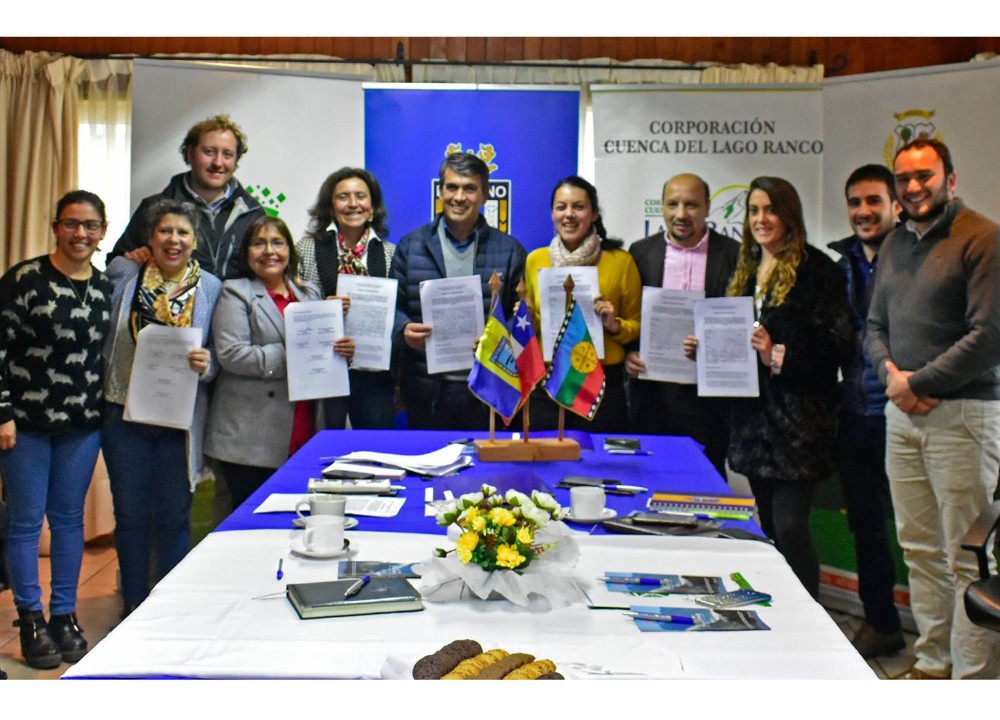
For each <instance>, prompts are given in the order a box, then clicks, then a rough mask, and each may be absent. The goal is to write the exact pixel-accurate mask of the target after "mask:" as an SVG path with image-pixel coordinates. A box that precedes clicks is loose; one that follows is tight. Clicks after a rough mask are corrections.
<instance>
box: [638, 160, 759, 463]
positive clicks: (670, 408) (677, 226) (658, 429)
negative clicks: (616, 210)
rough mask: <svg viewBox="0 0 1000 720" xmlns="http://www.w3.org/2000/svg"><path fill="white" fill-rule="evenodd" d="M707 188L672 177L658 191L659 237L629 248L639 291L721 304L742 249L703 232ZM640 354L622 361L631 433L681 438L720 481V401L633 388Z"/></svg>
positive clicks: (682, 391)
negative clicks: (693, 293) (691, 442)
mask: <svg viewBox="0 0 1000 720" xmlns="http://www.w3.org/2000/svg"><path fill="white" fill-rule="evenodd" d="M709 206H710V194H709V188H708V183H706V182H705V181H704V180H703V179H702V178H700V177H698V176H697V175H693V174H689V173H685V174H682V175H675V176H674V177H672V178H670V179H669V180H668V181H667V182H666V184H665V185H664V186H663V220H664V222H665V224H666V230H665V231H664V232H660V233H656V234H655V235H650V236H649V237H647V238H644V239H642V240H639V241H637V242H634V243H632V245H631V246H630V247H629V252H630V253H632V257H633V258H634V259H635V264H636V265H637V266H638V267H639V276H640V277H641V278H642V284H643V285H648V286H651V287H662V288H668V289H671V290H704V292H705V297H721V296H723V295H725V294H726V285H728V284H729V278H730V276H731V275H732V274H733V270H734V269H735V268H736V262H737V260H738V259H739V250H740V245H739V243H738V242H736V241H735V240H733V239H732V238H728V237H726V236H725V235H722V234H720V233H717V232H716V231H715V230H712V229H711V228H709V227H708V224H707V219H708V211H709ZM645 370H646V365H645V363H643V361H642V355H641V348H639V346H638V343H634V344H633V345H632V346H630V347H629V348H628V352H627V354H626V355H625V371H626V372H627V373H628V374H629V375H630V376H631V379H630V381H629V400H630V403H629V404H630V406H631V408H630V413H631V415H632V417H633V421H634V422H635V424H636V430H637V431H638V432H640V433H644V434H652V435H687V436H689V437H692V438H694V439H695V440H696V441H697V442H699V443H701V444H702V445H703V446H704V447H705V454H706V455H707V456H708V459H709V460H710V461H711V463H712V464H713V465H714V466H715V469H716V470H718V471H719V474H720V475H722V477H723V478H724V477H726V444H727V442H728V440H729V432H728V430H727V428H726V422H725V418H724V416H723V412H722V407H721V401H720V400H719V399H718V398H700V397H698V389H697V386H695V385H681V384H678V383H668V382H654V381H652V380H639V379H637V378H636V376H637V375H638V374H639V373H642V372H645Z"/></svg>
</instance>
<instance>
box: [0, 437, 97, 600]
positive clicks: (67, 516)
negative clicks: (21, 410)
mask: <svg viewBox="0 0 1000 720" xmlns="http://www.w3.org/2000/svg"><path fill="white" fill-rule="evenodd" d="M100 443H101V435H100V433H99V432H97V431H96V430H91V431H86V432H64V433H56V434H53V435H46V434H42V433H34V432H30V431H25V430H18V432H17V444H16V445H14V448H13V449H11V450H3V451H0V472H2V473H3V479H4V487H5V488H6V493H7V502H8V505H9V509H10V527H9V529H8V535H7V553H8V559H9V562H10V581H11V588H12V589H13V591H14V604H15V605H17V607H18V609H19V610H42V609H43V606H42V588H41V586H40V585H39V584H38V538H39V536H40V535H41V533H42V520H43V519H44V518H45V517H48V519H49V529H50V531H51V534H52V541H51V554H50V557H49V562H50V563H51V567H52V597H51V598H50V600H49V610H50V613H51V614H52V615H65V614H67V613H71V612H76V586H77V584H78V583H79V581H80V563H81V562H82V561H83V502H84V500H85V499H86V497H87V488H89V487H90V478H91V477H92V476H93V474H94V464H95V463H96V462H97V452H98V450H100Z"/></svg>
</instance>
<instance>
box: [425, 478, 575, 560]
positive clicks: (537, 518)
mask: <svg viewBox="0 0 1000 720" xmlns="http://www.w3.org/2000/svg"><path fill="white" fill-rule="evenodd" d="M564 515H565V511H564V510H563V508H562V507H561V506H560V505H559V503H558V502H556V499H555V498H554V497H552V496H551V495H549V494H548V493H543V492H539V491H537V490H533V491H532V492H531V496H530V497H529V496H527V495H525V494H524V493H522V492H518V491H517V490H508V491H507V493H506V495H501V494H500V493H498V492H497V489H496V488H495V487H493V486H492V485H485V484H484V485H483V486H482V488H481V490H480V491H479V492H475V493H468V494H465V495H462V496H461V497H460V498H458V499H457V500H453V501H452V502H449V503H448V504H446V505H445V506H444V507H443V508H441V510H440V511H439V512H438V513H437V523H438V525H443V526H448V525H451V524H455V525H456V526H457V527H458V529H459V530H460V531H461V533H462V534H461V535H460V536H459V538H458V542H457V543H456V546H455V549H454V551H453V552H454V553H455V555H456V556H457V557H458V559H459V560H460V561H461V563H462V564H463V565H469V564H470V563H472V564H475V565H478V566H479V567H481V568H482V569H483V570H486V571H493V570H497V569H506V570H514V571H517V572H520V571H522V570H524V569H525V568H526V567H528V565H529V564H530V563H531V561H532V560H533V559H534V558H535V557H536V556H538V555H540V554H541V553H543V552H545V551H546V550H548V549H550V548H551V547H553V545H554V543H549V544H544V543H540V542H538V540H537V537H536V535H537V533H538V530H540V529H541V528H543V527H545V526H546V525H548V524H549V521H551V520H561V519H562V518H563V516H564ZM450 552H452V551H450V550H443V549H441V548H438V550H437V555H438V557H445V556H446V555H448V553H450Z"/></svg>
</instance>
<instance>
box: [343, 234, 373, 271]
mask: <svg viewBox="0 0 1000 720" xmlns="http://www.w3.org/2000/svg"><path fill="white" fill-rule="evenodd" d="M370 232H371V228H368V227H366V228H365V233H364V235H362V236H361V238H360V239H359V240H358V242H357V243H356V244H355V245H354V247H353V248H349V247H347V243H346V242H344V236H343V235H341V234H340V233H339V232H338V233H337V273H338V274H339V275H367V274H368V268H367V267H366V266H365V263H364V260H362V258H363V257H364V256H365V250H366V249H367V248H368V235H369V233H370Z"/></svg>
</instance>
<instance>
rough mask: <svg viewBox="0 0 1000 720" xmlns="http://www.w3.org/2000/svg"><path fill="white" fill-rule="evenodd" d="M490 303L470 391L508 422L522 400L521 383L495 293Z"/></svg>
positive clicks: (474, 364)
mask: <svg viewBox="0 0 1000 720" xmlns="http://www.w3.org/2000/svg"><path fill="white" fill-rule="evenodd" d="M492 305H493V306H492V307H491V308H490V314H489V317H488V318H486V326H485V327H484V328H483V334H482V337H480V338H479V345H478V346H477V347H476V360H475V362H474V363H473V365H472V370H471V371H470V372H469V390H471V391H472V394H473V395H475V396H476V397H477V398H479V399H480V400H482V401H483V402H484V403H486V404H487V405H489V406H490V407H491V408H493V409H494V410H496V411H497V412H498V413H500V416H501V417H502V418H503V421H504V423H506V424H508V425H509V424H510V421H511V418H513V417H514V413H516V412H517V408H518V405H520V403H521V383H520V381H519V380H518V376H517V363H516V362H515V360H514V347H513V345H512V344H511V340H510V333H508V332H507V321H506V319H505V318H504V316H503V308H502V307H500V303H499V302H498V301H497V296H496V294H494V295H493V303H492Z"/></svg>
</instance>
